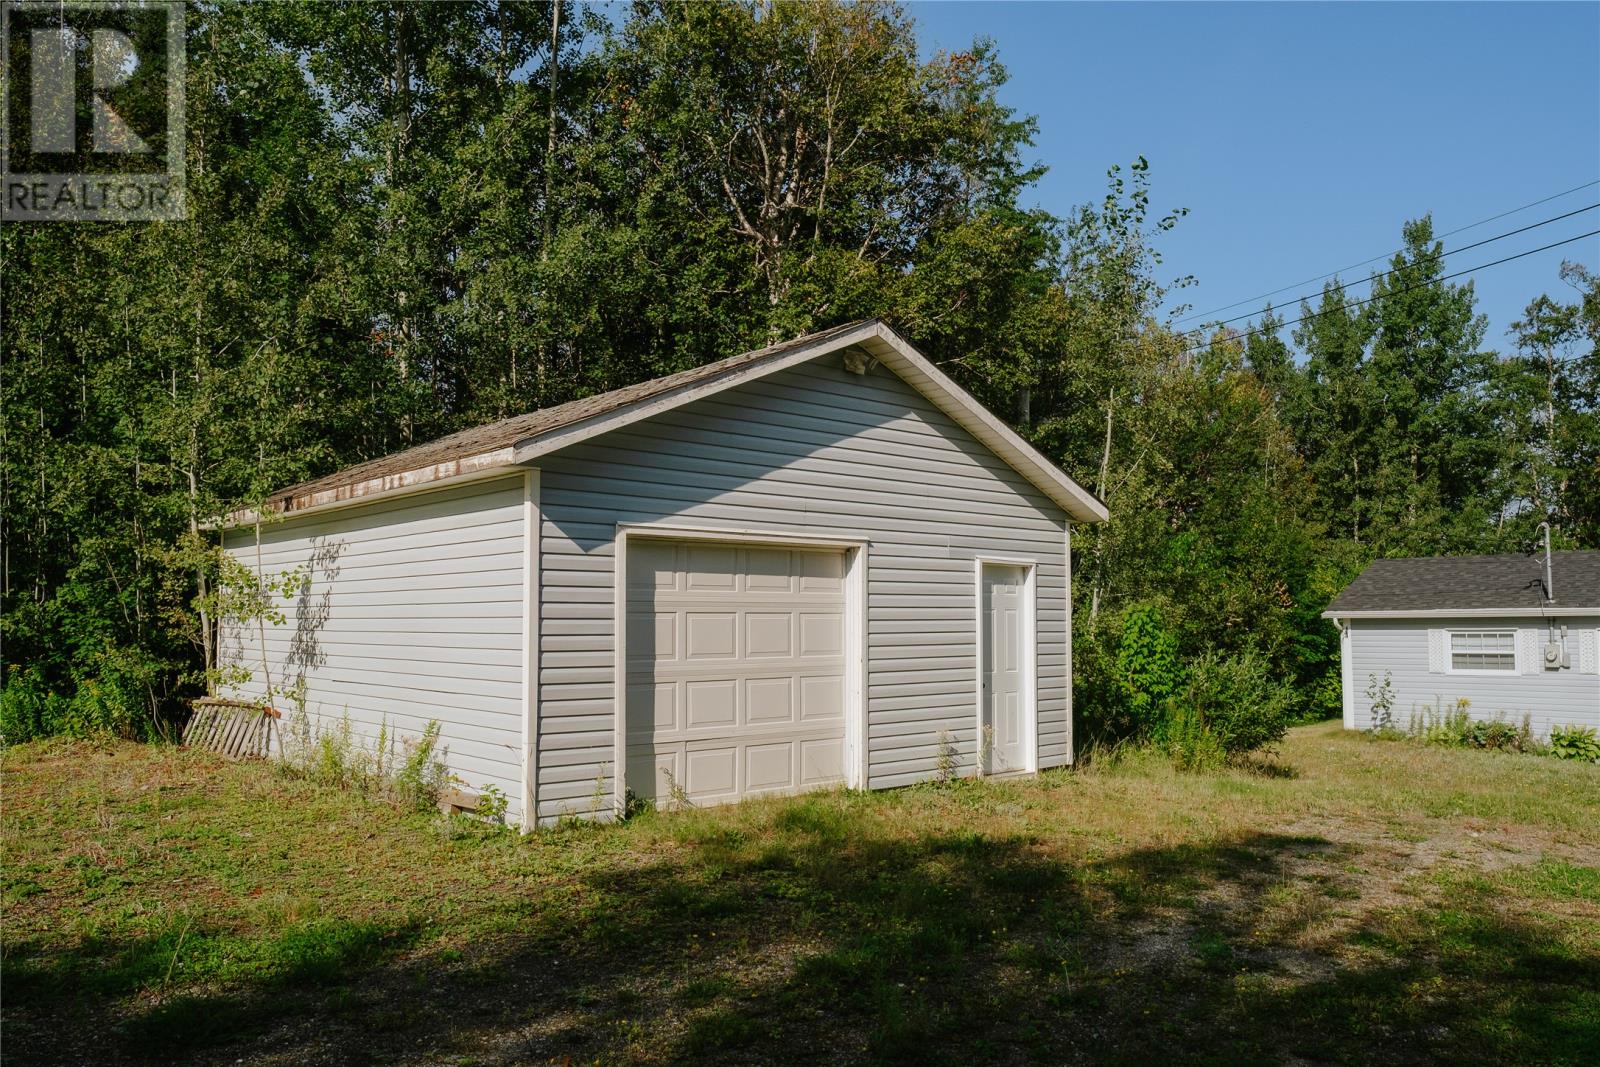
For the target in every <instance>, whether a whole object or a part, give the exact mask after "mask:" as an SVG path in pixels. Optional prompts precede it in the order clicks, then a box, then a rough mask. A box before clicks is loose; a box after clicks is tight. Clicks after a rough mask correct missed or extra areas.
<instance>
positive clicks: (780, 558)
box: [627, 539, 845, 804]
mask: <svg viewBox="0 0 1600 1067" xmlns="http://www.w3.org/2000/svg"><path fill="white" fill-rule="evenodd" d="M844 586H845V583H844V554H843V553H842V552H833V551H814V550H809V549H787V548H766V547H753V546H743V545H731V544H725V543H720V542H693V541H686V542H671V541H657V540H654V539H635V540H631V541H630V542H629V545H628V641H627V657H628V703H627V715H628V787H629V788H630V789H631V790H633V791H634V792H635V793H638V794H640V795H641V796H649V797H655V798H658V799H663V800H665V799H668V798H670V797H671V795H672V793H673V789H674V786H676V787H678V788H681V789H682V790H683V791H684V792H685V793H687V795H688V799H689V800H690V801H692V802H694V803H696V804H719V803H725V802H728V801H735V800H739V799H741V798H743V797H748V796H755V795H758V794H761V793H789V792H795V791H798V790H801V789H808V788H812V787H816V786H822V785H831V784H834V783H837V782H840V781H843V778H844V730H845V697H844V675H845V670H844V600H845V596H844Z"/></svg>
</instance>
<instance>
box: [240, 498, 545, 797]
mask: <svg viewBox="0 0 1600 1067" xmlns="http://www.w3.org/2000/svg"><path fill="white" fill-rule="evenodd" d="M523 481H524V475H523V474H522V472H521V471H518V472H517V473H516V474H514V475H512V476H510V477H507V478H498V479H495V480H493V481H488V482H481V483H474V484H470V485H464V486H459V487H456V488H452V489H441V490H437V491H434V492H428V493H422V494H418V495H415V496H407V497H404V498H401V499H399V500H393V501H388V502H373V503H371V504H363V505H357V506H354V507H349V508H342V509H338V510H334V511H329V512H326V513H324V514H321V515H317V514H312V515H307V516H304V517H290V518H289V519H287V520H285V521H282V522H278V523H272V524H268V525H265V526H263V527H262V530H261V567H262V570H263V572H265V573H266V574H267V575H269V576H272V575H278V574H282V573H284V572H285V571H289V570H292V569H295V568H301V567H304V568H306V573H305V580H304V581H303V583H302V585H301V586H300V589H299V592H298V594H297V595H296V596H295V597H294V599H293V600H292V601H291V602H289V603H288V604H286V605H283V614H284V620H283V622H282V623H281V624H277V625H274V624H273V623H271V622H268V623H267V624H266V653H267V654H266V660H267V666H268V669H270V670H271V672H272V680H273V684H274V686H275V687H277V688H278V689H279V690H280V691H281V690H282V689H284V688H286V687H291V686H293V685H294V684H295V683H296V681H297V680H300V679H303V680H304V682H305V692H306V707H307V711H308V712H310V713H311V714H312V715H313V716H315V717H316V723H317V725H319V726H321V727H322V728H324V729H332V728H337V726H338V724H339V722H340V720H341V719H343V718H344V717H345V716H348V717H349V720H350V724H351V728H352V731H353V732H354V734H355V735H356V737H357V739H358V740H359V741H360V742H361V743H362V744H364V745H367V746H371V745H372V743H373V741H374V739H375V737H376V735H377V733H378V730H379V728H380V726H382V725H386V726H387V729H388V731H389V733H390V735H391V736H393V735H394V734H395V733H396V731H398V733H399V736H400V737H401V738H415V737H418V736H420V735H421V733H422V731H423V729H424V727H426V725H427V724H428V722H429V721H435V720H436V721H438V722H439V723H440V726H441V737H440V743H441V745H443V746H444V747H445V748H447V749H448V753H447V762H448V764H449V766H450V768H451V770H452V771H453V772H454V773H455V774H456V775H458V776H459V777H460V778H461V780H462V785H463V788H466V789H469V790H472V791H478V790H481V789H482V788H483V787H484V786H485V785H490V784H492V785H494V786H496V787H498V788H499V789H501V790H503V791H504V792H505V794H506V796H507V798H509V801H510V811H509V813H508V814H509V816H510V817H511V819H512V820H513V821H514V820H515V819H516V818H517V817H518V816H520V814H521V807H522V802H521V796H522V787H521V775H522V770H521V758H522V708H523V685H522V680H523V655H524V652H523V635H522V616H523V603H524V599H525V593H524V588H523V578H522V566H523V548H524V546H523V513H522V507H523V494H524V490H523ZM225 545H226V547H227V549H228V551H229V552H230V553H231V554H232V555H233V556H234V557H235V558H236V559H238V560H239V561H240V562H241V563H243V564H245V565H246V566H248V567H250V568H251V569H252V570H254V568H255V565H256V548H255V532H254V530H253V529H250V528H243V529H237V530H232V531H229V533H228V535H227V538H226V541H225ZM257 633H258V631H257V629H256V627H255V626H254V625H250V626H244V627H237V626H235V627H228V628H225V632H224V633H223V635H222V638H223V640H222V648H223V651H224V653H226V654H228V655H229V656H231V657H232V658H233V659H234V661H235V662H237V663H239V664H241V665H242V666H243V667H245V668H246V669H248V670H250V671H251V674H252V678H251V680H250V682H249V683H248V684H246V685H244V686H242V687H241V688H240V690H239V693H240V694H241V695H249V696H260V695H261V694H262V692H263V690H264V685H263V682H262V666H261V644H260V641H259V639H258V636H257ZM276 703H277V704H278V706H279V707H280V709H281V710H283V711H284V712H285V714H286V715H287V714H288V712H289V710H290V709H289V708H288V707H287V706H286V703H285V701H284V700H283V699H282V697H279V698H278V699H277V700H276ZM396 751H397V752H398V751H400V746H398V745H397V746H396Z"/></svg>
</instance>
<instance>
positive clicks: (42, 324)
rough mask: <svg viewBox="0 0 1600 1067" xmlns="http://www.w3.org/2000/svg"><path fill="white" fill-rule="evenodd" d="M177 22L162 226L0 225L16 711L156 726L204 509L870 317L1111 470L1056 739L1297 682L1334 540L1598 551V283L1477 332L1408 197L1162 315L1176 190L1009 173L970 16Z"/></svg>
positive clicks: (81, 728)
mask: <svg viewBox="0 0 1600 1067" xmlns="http://www.w3.org/2000/svg"><path fill="white" fill-rule="evenodd" d="M187 25H188V35H189V37H188V57H189V61H188V69H187V94H188V95H187V107H188V181H189V202H190V211H189V216H188V218H187V220H185V221H182V222H173V223H138V224H93V225H88V224H85V225H63V224H8V225H6V226H5V227H4V228H3V232H0V255H3V258H4V279H3V283H0V284H3V286H4V294H3V296H4V322H3V330H4V337H3V359H4V364H3V422H0V468H3V470H0V476H3V483H0V493H3V500H0V504H3V521H4V530H3V535H4V551H5V560H4V611H3V639H4V650H3V653H4V660H5V666H4V672H5V693H4V708H5V721H4V724H3V727H0V728H3V730H4V732H5V735H6V738H7V739H8V740H16V739H19V738H21V737H24V736H26V735H28V734H30V733H35V732H49V731H59V730H65V731H73V732H87V731H94V730H103V729H110V730H114V731H117V732H121V733H124V734H130V735H138V734H144V733H148V732H150V731H151V730H152V729H153V728H154V724H156V723H157V722H160V721H163V720H164V719H165V718H167V717H169V716H171V715H173V714H174V713H176V712H177V711H178V709H179V708H180V706H181V700H182V699H183V698H184V697H186V696H189V695H193V694H195V693H197V692H199V691H200V690H201V689H202V688H203V687H204V684H205V678H204V669H203V668H204V656H203V648H204V644H205V641H204V633H203V630H202V627H201V625H200V622H199V618H200V614H199V611H198V608H199V607H200V606H203V604H204V601H202V600H201V599H199V598H200V596H201V593H202V590H203V589H208V588H209V587H207V586H205V585H204V576H205V575H206V574H207V573H209V572H210V571H211V570H212V569H213V568H214V567H215V566H216V559H215V555H216V553H215V546H214V540H215V537H214V534H209V533H208V532H207V523H208V521H209V520H213V519H215V518H216V517H217V516H218V515H220V514H222V513H224V512H226V511H228V510H229V509H231V508H233V507H236V506H239V505H241V504H249V503H252V502H254V501H257V500H259V499H260V498H261V497H262V496H263V495H264V494H265V493H267V492H269V491H271V490H272V489H275V488H279V487H282V486H284V485H287V484H289V483H293V482H295V481H298V480H300V479H303V478H307V477H313V476H317V475H320V474H324V473H327V472H329V471H332V470H334V469H337V468H339V467H341V466H344V465H347V464H350V463H353V462H356V461H359V460H363V459H367V458H370V457H373V456H377V455H380V454H383V453H385V452H389V451H392V450H395V449H399V448H402V447H404V446H406V445H408V444H410V443H413V442H420V441H423V440H427V439H429V438H432V437H435V436H438V435H440V434H444V433H448V432H450V431H453V430H457V429H461V428H463V427H466V426H471V425H475V424H480V423H483V422H485V421H488V420H492V419H496V418H499V417H503V416H506V415H510V414H514V413H519V412H523V411H528V410H531V409H533V408H536V407H539V406H542V405H548V404H553V403H559V402H561V401H565V400H569V399H572V398H574V397H579V396H584V395H587V394H591V393H594V392H596V391H600V390H605V389H611V388H615V387H618V386H622V385H626V384H629V383H632V382H637V381H640V380H642V379H647V378H651V377H654V376H657V375H660V374H664V373H668V372H671V371H675V370H679V369H682V368H685V367H689V366H693V365H696V364H699V363H703V362H706V361H709V360H713V359H717V358H720V357H723V356H726V355H729V354H732V353H735V352H739V351H742V350H745V349H749V348H752V347H757V346H760V345H763V344H766V343H768V342H770V341H772V340H774V339H781V338H786V337H790V336H793V335H796V334H800V333H803V332H805V331H808V330H812V329H817V328H821V327H826V326H829V325H832V324H835V323H839V322H843V321H847V320H851V319H856V318H861V317H866V316H881V317H883V318H885V319H887V320H888V321H889V322H891V323H892V324H893V325H894V326H895V327H896V329H898V330H900V331H901V332H902V333H903V334H904V335H905V336H907V337H908V338H909V339H911V340H912V341H913V343H915V344H916V345H917V346H918V347H919V348H920V349H922V351H924V352H925V353H927V354H928V355H929V356H930V357H931V358H933V359H934V360H936V361H937V362H939V363H940V364H941V365H942V366H944V367H945V368H946V369H947V370H948V371H949V372H950V373H951V374H952V375H954V376H955V377H956V378H957V379H958V380H960V381H961V382H962V383H963V384H964V385H965V386H966V387H967V388H969V389H970V390H972V392H974V393H975V394H976V395H977V396H978V397H979V398H981V399H982V400H983V401H984V402H985V403H987V404H988V405H989V406H990V407H991V408H992V409H993V410H995V411H996V412H998V413H999V414H1001V415H1002V416H1004V417H1006V418H1007V419H1008V420H1010V421H1011V423H1012V424H1013V425H1014V426H1015V427H1016V428H1017V429H1018V430H1019V431H1020V432H1021V433H1023V434H1024V435H1025V436H1026V437H1027V438H1028V439H1029V440H1031V441H1032V442H1034V443H1035V444H1036V445H1037V446H1038V447H1039V448H1041V449H1042V450H1044V451H1045V452H1046V453H1047V454H1048V455H1049V456H1050V457H1051V458H1053V459H1054V460H1055V461H1056V462H1057V463H1059V464H1060V465H1061V466H1062V467H1063V468H1064V469H1065V470H1067V471H1068V472H1069V473H1070V474H1072V476H1073V477H1075V478H1076V479H1078V480H1079V481H1080V482H1082V483H1083V484H1084V485H1086V486H1088V487H1089V488H1091V489H1092V490H1094V491H1095V492H1096V493H1098V494H1099V495H1100V496H1101V497H1102V498H1103V499H1104V500H1105V501H1106V503H1107V504H1108V506H1109V508H1110V511H1111V515H1112V520H1111V522H1109V523H1107V524H1105V525H1104V526H1099V527H1086V528H1082V529H1080V530H1078V531H1075V536H1074V557H1075V559H1074V566H1075V569H1076V577H1077V585H1076V590H1075V595H1076V597H1077V601H1076V608H1075V615H1074V621H1075V631H1076V632H1075V646H1076V648H1077V664H1076V667H1077V682H1076V685H1077V695H1078V701H1077V708H1078V714H1079V716H1080V725H1081V728H1082V729H1084V730H1085V731H1086V732H1087V734H1089V735H1091V736H1092V735H1100V736H1109V735H1113V734H1115V735H1126V734H1129V733H1141V732H1142V733H1150V732H1152V731H1154V732H1159V730H1160V729H1161V728H1162V727H1161V725H1160V723H1159V721H1158V720H1159V718H1160V716H1161V715H1163V714H1165V712H1163V711H1162V710H1160V709H1161V708H1163V707H1167V706H1169V703H1164V702H1169V701H1170V698H1171V696H1172V693H1173V692H1174V691H1176V690H1177V689H1179V688H1181V686H1182V685H1183V684H1184V679H1185V678H1189V677H1204V678H1210V679H1212V682H1213V683H1215V684H1221V685H1223V686H1224V687H1226V686H1227V685H1229V684H1236V692H1237V693H1238V694H1242V695H1241V696H1240V697H1239V699H1241V700H1254V699H1256V698H1257V696H1256V695H1252V694H1257V695H1259V694H1258V690H1259V688H1260V686H1261V685H1263V684H1265V685H1268V686H1271V687H1274V688H1273V693H1272V699H1273V700H1278V701H1280V702H1282V703H1284V704H1285V705H1286V706H1288V707H1290V708H1292V709H1293V711H1294V712H1295V713H1297V714H1302V715H1320V714H1325V713H1328V712H1330V711H1332V710H1334V709H1336V708H1337V701H1338V696H1337V694H1338V689H1337V677H1338V672H1337V662H1336V655H1337V640H1336V634H1335V631H1334V629H1333V628H1332V626H1331V625H1330V624H1328V623H1326V622H1324V621H1322V620H1321V619H1320V618H1319V617H1318V615H1319V612H1321V611H1322V610H1323V608H1324V607H1325V606H1326V604H1327V603H1328V601H1329V600H1330V599H1331V598H1332V597H1333V595H1334V594H1335V592H1336V591H1337V590H1338V589H1339V588H1340V586H1341V585H1342V583H1344V582H1345V581H1346V580H1348V579H1349V578H1350V577H1351V576H1353V575H1354V574H1355V573H1356V572H1357V571H1358V570H1359V568H1360V567H1361V566H1362V565H1363V564H1364V563H1365V562H1366V561H1368V560H1370V559H1372V558H1375V557H1378V556H1384V555H1402V554H1432V553H1460V552H1480V551H1484V552H1486V551H1520V550H1525V549H1527V548H1528V547H1529V546H1530V545H1531V543H1532V541H1533V534H1534V527H1535V525H1536V524H1537V523H1539V522H1540V521H1543V520H1548V521H1550V522H1551V523H1552V524H1553V525H1554V527H1555V530H1556V538H1557V541H1558V543H1559V544H1562V545H1567V546H1586V547H1595V546H1596V545H1597V544H1600V470H1597V466H1596V464H1597V462H1600V459H1597V457H1600V417H1597V414H1596V404H1597V395H1596V393H1597V389H1600V356H1597V343H1600V285H1597V282H1596V279H1595V278H1593V277H1591V276H1590V275H1589V274H1587V273H1585V272H1584V271H1583V270H1582V269H1580V268H1578V267H1576V266H1567V267H1565V268H1563V270H1562V271H1561V274H1560V276H1559V277H1558V276H1557V272H1556V268H1555V264H1554V263H1552V268H1551V286H1550V289H1551V295H1541V294H1529V295H1530V298H1531V302H1530V303H1529V304H1528V306H1527V311H1526V314H1525V316H1524V317H1523V318H1522V320H1521V321H1519V322H1518V323H1517V324H1516V326H1515V328H1514V330H1513V336H1514V338H1515V344H1514V346H1512V347H1510V348H1509V349H1508V350H1506V351H1494V350H1492V349H1490V348H1488V347H1486V346H1485V336H1486V331H1487V324H1486V322H1485V320H1484V318H1483V316H1482V315H1480V314H1479V313H1478V312H1477V310H1476V307H1475V303H1474V295H1473V290H1472V286H1471V284H1470V282H1467V283H1464V284H1458V283H1452V282H1449V281H1446V280H1443V275H1444V274H1445V273H1446V270H1445V267H1444V265H1443V264H1442V263H1441V260H1440V253H1441V251H1442V246H1441V244H1440V243H1439V242H1438V241H1437V240H1435V239H1434V237H1433V234H1432V229H1431V223H1430V221H1429V220H1428V218H1426V217H1422V218H1419V219H1416V220H1413V221H1410V222H1406V223H1405V225H1404V227H1403V230H1402V232H1401V234H1400V236H1401V238H1402V240H1403V246H1404V250H1403V251H1401V252H1400V253H1399V254H1397V255H1396V256H1395V257H1394V259H1393V262H1392V263H1388V264H1386V265H1385V266H1384V267H1383V270H1382V271H1381V272H1379V273H1378V275H1377V276H1376V277H1374V278H1372V279H1370V284H1371V289H1370V295H1371V297H1372V299H1371V300H1370V301H1369V302H1365V303H1360V304H1355V303H1354V302H1355V300H1356V299H1357V297H1361V298H1365V297H1366V296H1367V295H1368V289H1367V284H1368V281H1369V279H1354V280H1353V281H1359V282H1360V287H1359V288H1358V289H1357V290H1355V291H1352V292H1347V290H1346V289H1345V288H1344V285H1343V284H1342V283H1341V282H1340V281H1338V280H1334V281H1331V282H1329V283H1328V284H1327V286H1326V287H1325V289H1324V290H1323V292H1322V293H1321V294H1320V296H1317V297H1315V298H1313V299H1311V300H1310V301H1309V302H1307V303H1305V304H1302V305H1300V306H1299V307H1298V308H1293V309H1283V310H1281V311H1278V310H1273V309H1270V308H1268V309H1266V310H1265V311H1263V312H1262V314H1261V316H1260V317H1259V319H1258V320H1257V321H1256V322H1255V323H1254V324H1253V325H1252V326H1251V327H1248V328H1245V329H1242V330H1226V329H1218V330H1210V331H1207V332H1206V333H1204V334H1200V335H1195V334H1189V333H1184V332H1182V331H1180V330H1178V329H1175V328H1174V326H1173V325H1172V324H1171V322H1170V321H1169V320H1168V319H1167V318H1166V317H1165V315H1164V313H1163V310H1162V309H1163V308H1166V307H1168V306H1169V305H1170V302H1171V301H1170V294H1169V292H1168V286H1169V285H1170V284H1172V283H1170V282H1168V281H1164V280H1163V278H1162V271H1163V267H1162V261H1161V256H1160V243H1161V237H1162V235H1163V234H1164V233H1165V232H1166V231H1168V230H1170V229H1171V228H1172V227H1174V226H1177V225H1180V224H1181V220H1182V217H1183V214H1184V212H1183V211H1182V210H1178V209H1171V210H1168V209H1165V208H1158V207H1157V206H1156V202H1155V199H1154V196H1153V192H1152V188H1153V187H1152V180H1151V173H1150V170H1149V168H1148V166H1147V164H1146V163H1145V161H1144V160H1142V159H1140V160H1136V161H1131V163H1128V164H1127V165H1125V166H1122V167H1116V166H1113V167H1111V169H1110V172H1109V187H1108V189H1107V192H1106V195H1105V196H1104V198H1103V199H1102V200H1100V201H1098V202H1096V203H1091V204H1086V205H1084V206H1082V207H1080V208H1077V209H1075V210H1074V211H1072V212H1071V213H1069V214H1068V215H1067V216H1066V217H1055V216H1052V215H1051V214H1049V213H1047V212H1045V211H1042V210H1039V209H1038V208H1035V207H1030V206H1028V205H1029V204H1030V203H1031V202H1032V200H1031V197H1032V191H1031V186H1032V183H1033V182H1034V181H1035V179H1037V178H1038V177H1039V175H1040V174H1041V173H1042V167H1041V166H1040V165H1039V164H1037V163H1036V162H1034V160H1033V157H1032V154H1031V144H1032V140H1031V139H1032V136H1033V133H1034V122H1033V120H1032V119H1030V118H1028V117H1025V116H1022V115H1019V114H1017V113H1015V112H1014V111H1012V110H1011V109H1009V108H1007V107H1006V106H1004V105H1003V104H1002V103H1001V102H1000V100H999V97H998V95H997V91H998V89H999V87H1000V86H1001V85H1002V84H1003V82H1004V80H1005V77H1006V75H1005V70H1004V67H1003V66H1002V65H1001V63H1000V57H999V56H997V55H996V53H995V50H994V48H993V47H992V46H991V45H989V44H986V43H983V42H978V43H975V44H974V45H973V47H972V48H971V49H969V50H967V51H963V52H958V53H951V54H937V55H925V54H921V53H920V52H919V49H918V45H917V40H916V35H915V33H914V27H913V25H912V22H911V19H910V17H909V15H908V14H907V13H905V12H904V11H902V10H900V9H897V8H895V7H892V6H885V5H881V4H876V3H861V4H849V5H840V4H826V5H823V4H817V5H813V4H790V3H776V4H759V5H758V4H751V3H742V4H716V5H713V4H695V5H684V6H673V5H667V4H656V3H641V4H637V5H634V6H633V7H632V8H631V9H630V10H628V11H626V12H624V13H622V14H620V15H619V17H618V20H617V21H616V22H615V23H611V22H608V21H606V20H605V19H604V18H602V17H601V15H600V14H598V13H597V12H596V11H594V10H592V9H588V8H583V7H574V6H573V5H571V4H562V5H560V6H559V7H557V6H555V5H553V4H552V3H551V2H549V0H540V2H533V3H511V2H497V0H476V2H470V3H459V4H438V5H408V4H397V3H346V4H332V3H328V4H283V3H263V4H249V5H245V4H210V3H208V4H199V5H193V6H191V8H190V9H189V13H188V24H187ZM1110 162H1111V161H1096V163H1095V165H1096V166H1097V167H1103V166H1105V165H1106V164H1108V163H1110ZM1070 164H1071V165H1073V166H1083V165H1085V164H1086V161H1083V160H1073V161H1070ZM1162 199H1163V201H1168V200H1170V201H1173V202H1178V201H1181V200H1182V190H1163V193H1162ZM1401 221H1402V220H1396V224H1397V226H1398V225H1399V223H1400V222H1401ZM1287 319H1298V320H1300V321H1299V322H1298V323H1297V324H1296V325H1294V326H1293V327H1292V329H1289V328H1280V327H1281V324H1282V323H1284V322H1285V321H1286V320H1287ZM207 595H212V594H210V593H208V594H207ZM1185 664H1198V665H1200V667H1199V668H1197V670H1196V671H1195V672H1188V671H1187V668H1186V667H1185V666H1184V665H1185ZM1241 664H1243V665H1244V669H1243V670H1242V671H1241V670H1234V668H1237V667H1239V666H1240V665H1241ZM1230 665H1231V666H1230ZM1230 670H1233V673H1232V674H1230V673H1229V671H1230ZM1218 678H1221V679H1222V682H1220V683H1217V682H1216V679H1218ZM1230 678H1231V679H1233V681H1232V682H1229V681H1228V679H1230ZM1241 679H1242V680H1241ZM1252 686H1254V687H1256V688H1251V687H1252ZM1263 699H1265V698H1263Z"/></svg>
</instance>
